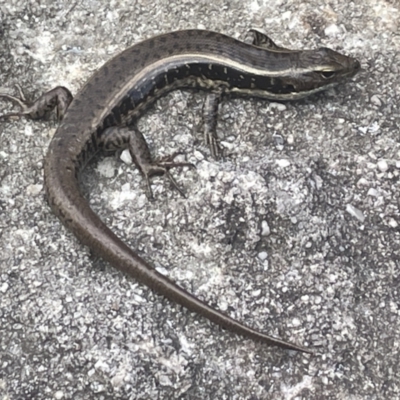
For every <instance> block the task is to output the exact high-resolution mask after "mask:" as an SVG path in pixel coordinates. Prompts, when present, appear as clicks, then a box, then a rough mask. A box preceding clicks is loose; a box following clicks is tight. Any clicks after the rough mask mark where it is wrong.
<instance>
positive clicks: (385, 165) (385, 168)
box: [377, 160, 389, 172]
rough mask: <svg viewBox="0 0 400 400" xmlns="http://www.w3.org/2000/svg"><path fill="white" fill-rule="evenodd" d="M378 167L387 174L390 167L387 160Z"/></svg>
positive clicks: (379, 162)
mask: <svg viewBox="0 0 400 400" xmlns="http://www.w3.org/2000/svg"><path fill="white" fill-rule="evenodd" d="M377 166H378V169H379V171H381V172H386V171H387V170H388V169H389V165H388V163H387V162H386V161H385V160H380V161H378V163H377Z"/></svg>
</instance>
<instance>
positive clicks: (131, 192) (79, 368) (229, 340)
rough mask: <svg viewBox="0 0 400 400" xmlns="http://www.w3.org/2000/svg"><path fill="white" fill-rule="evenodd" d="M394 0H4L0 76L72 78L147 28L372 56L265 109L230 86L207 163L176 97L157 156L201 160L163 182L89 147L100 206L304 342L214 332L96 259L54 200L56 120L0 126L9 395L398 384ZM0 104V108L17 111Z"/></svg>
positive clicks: (265, 322)
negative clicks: (281, 345) (48, 157)
mask: <svg viewBox="0 0 400 400" xmlns="http://www.w3.org/2000/svg"><path fill="white" fill-rule="evenodd" d="M399 9H400V6H399V2H396V1H384V0H376V1H373V0H367V1H363V2H361V1H356V2H349V1H343V0H342V1H340V0H332V1H330V2H329V3H325V4H322V3H321V2H319V1H308V2H303V1H298V0H286V1H284V0H269V1H261V0H259V1H257V0H253V1H243V0H242V1H227V0H226V1H221V0H217V1H213V2H206V1H194V0H187V1H168V2H167V1H158V2H157V1H156V2H154V1H147V0H139V1H111V2H110V1H109V0H107V1H105V0H104V1H103V0H101V1H100V0H98V1H93V0H91V1H89V0H83V1H72V2H71V1H69V2H67V1H47V2H46V1H41V2H37V1H26V0H21V1H20V0H15V1H7V2H2V3H0V52H1V54H0V55H1V57H0V87H1V91H3V90H11V92H13V91H14V85H15V84H16V83H19V84H20V85H21V86H22V87H23V88H24V89H25V91H26V92H27V93H32V94H33V95H34V97H35V96H38V95H39V94H40V93H42V91H44V90H47V89H50V88H52V87H53V86H56V85H65V86H67V87H69V88H70V89H71V90H72V91H73V93H76V92H77V91H78V90H79V88H80V87H81V86H82V85H83V84H84V82H85V80H86V79H87V78H88V77H89V76H90V75H91V74H92V72H93V71H94V70H96V69H97V68H99V67H100V66H101V65H102V64H103V63H104V62H105V61H106V60H108V59H109V58H110V57H112V56H114V55H116V54H118V53H119V52H120V51H121V50H123V49H125V48H126V47H127V46H129V45H131V44H133V43H136V42H138V41H140V40H141V39H144V38H148V37H151V36H153V35H155V34H158V33H162V32H168V31H172V30H176V29H185V28H189V27H191V28H206V29H211V30H216V31H220V32H223V33H226V34H229V35H231V36H235V37H238V38H244V37H245V33H246V31H247V30H248V29H249V28H251V27H257V28H260V29H263V30H265V31H266V32H268V34H269V35H270V36H271V37H272V38H273V39H274V40H275V41H276V42H277V43H278V44H281V45H283V46H287V47H291V48H296V49H302V48H315V47H318V46H321V45H323V46H327V47H331V48H334V49H336V50H339V51H342V52H344V53H347V54H351V55H353V56H355V57H357V58H358V59H359V60H360V61H361V63H362V66H363V71H362V72H361V73H360V74H359V75H358V76H357V77H356V78H355V79H354V80H353V81H352V82H349V83H347V84H345V85H341V86H340V87H338V88H337V89H335V90H331V91H329V92H327V93H324V94H321V95H318V96H314V97H312V98H309V99H307V100H304V101H301V102H296V103H287V104H284V105H282V104H277V103H270V104H269V103H268V102H265V101H257V100H243V99H242V100H238V99H236V100H230V101H226V102H224V104H223V105H222V107H221V110H220V119H219V125H218V133H219V135H220V136H221V138H223V143H224V146H225V148H226V149H227V151H228V153H229V154H228V156H227V157H226V158H225V159H224V160H220V161H214V160H213V159H212V158H211V157H210V154H209V151H208V149H207V148H206V147H205V146H204V145H203V144H202V142H201V139H202V134H201V127H200V125H201V107H202V103H203V100H204V95H203V94H202V93H193V92H180V91H177V92H175V93H172V94H170V95H168V96H167V97H165V98H163V99H162V100H160V101H159V102H158V103H157V104H156V106H155V107H154V108H153V109H152V110H151V111H150V112H149V113H148V114H147V115H146V116H145V117H144V118H143V119H142V120H141V121H140V127H141V129H142V131H143V133H144V134H145V136H146V137H147V138H149V142H150V144H151V147H152V151H154V153H155V154H157V155H166V154H170V153H172V152H173V151H177V150H183V151H185V153H186V154H187V158H188V160H189V161H191V162H193V163H195V164H196V166H197V170H195V171H192V170H183V171H181V172H179V173H178V171H176V174H175V176H176V177H177V179H178V181H179V183H180V184H181V185H182V187H184V188H185V190H186V192H187V194H188V198H187V199H182V198H181V197H180V196H179V195H178V194H177V193H176V192H174V191H172V190H171V188H170V185H169V184H168V182H166V181H165V180H164V179H162V178H158V179H155V180H154V186H153V188H154V192H155V196H156V201H155V202H153V203H149V202H148V201H147V199H146V196H145V191H144V188H145V186H144V182H143V180H142V178H141V176H140V175H139V172H138V171H137V169H136V168H135V167H134V166H132V165H128V164H125V163H123V162H121V161H118V160H116V159H115V158H99V159H97V160H96V161H95V162H94V163H93V164H92V165H91V167H90V168H89V169H88V170H87V172H86V173H85V174H84V177H83V181H84V191H85V193H86V194H87V195H88V197H89V198H90V202H91V204H92V206H93V208H94V209H95V210H96V212H98V213H99V214H100V215H101V217H102V218H104V220H105V221H106V222H107V224H108V225H109V226H111V227H112V228H113V229H114V231H115V232H117V233H118V235H120V236H121V237H122V239H123V240H124V241H126V242H127V243H129V244H130V245H131V246H132V247H133V248H135V249H138V251H139V252H140V254H141V255H142V256H143V257H144V258H146V259H147V260H150V261H151V262H152V263H153V264H154V265H155V266H156V267H157V268H158V269H159V270H160V271H161V272H163V273H164V274H166V275H168V276H169V277H171V278H172V279H174V280H176V281H177V282H178V283H179V284H180V285H182V286H183V287H185V288H187V289H188V290H190V291H192V292H193V293H195V294H196V295H197V296H199V297H200V298H202V299H204V300H206V301H207V302H208V303H209V304H211V305H213V306H215V307H218V308H219V309H221V310H223V311H225V312H226V313H228V314H229V315H231V316H233V317H235V318H237V319H239V320H241V321H243V322H245V323H247V324H249V325H250V326H253V327H256V328H257V329H260V330H262V331H266V332H268V333H270V334H273V335H275V336H279V337H281V338H284V339H287V340H291V341H294V342H296V343H299V344H304V345H307V346H309V347H310V348H313V349H314V350H315V351H316V355H315V356H309V355H303V354H297V353H295V352H289V351H284V350H281V349H277V348H273V347H267V346H263V345H260V344H257V343H254V342H252V341H250V340H244V339H243V338H241V337H238V336H236V335H234V334H230V333H228V332H222V331H221V330H220V329H219V328H218V327H217V326H215V325H213V324H211V323H209V322H208V321H207V320H205V319H204V318H201V317H199V316H198V315H195V314H192V313H190V312H188V311H187V310H185V309H183V308H181V307H179V306H177V305H175V304H173V303H171V302H169V301H167V300H165V299H164V298H163V297H161V296H158V295H155V294H154V293H152V292H151V291H150V290H148V289H147V288H146V287H144V286H142V285H139V284H137V283H136V282H135V281H134V280H133V279H130V278H128V277H126V276H124V275H123V274H121V273H119V272H117V271H115V270H114V269H112V268H111V267H110V266H109V265H107V264H106V263H104V262H103V261H102V260H99V259H98V258H96V256H95V255H91V254H90V253H89V252H88V249H87V248H85V247H84V246H82V245H81V244H79V243H78V241H77V240H76V239H75V238H74V237H73V235H72V234H70V233H69V232H67V231H66V230H65V229H64V227H63V226H62V225H61V224H60V222H59V221H58V220H57V219H56V217H55V216H54V215H53V214H52V213H51V211H50V209H49V208H48V206H47V204H46V202H45V199H44V193H43V175H42V167H43V156H44V154H45V153H46V149H47V145H48V143H49V141H50V138H51V136H52V135H53V134H54V131H55V129H56V123H55V121H39V122H38V121H27V120H25V119H20V120H12V121H7V122H4V121H2V122H1V123H0V398H1V399H4V400H8V399H74V400H77V399H94V398H96V399H194V400H197V399H199V400H200V399H201V400H205V399H251V400H256V399H396V398H400V382H399V376H400V372H399V363H400V357H399V324H400V323H399V304H400V301H399V283H400V273H399V256H400V254H399V253H400V252H399V236H400V234H399V224H400V216H399V174H400V144H399V125H400V122H399V121H400V112H399V98H400V74H399V70H400V34H399V21H400V15H399ZM9 109H11V106H10V104H9V103H7V102H3V101H2V102H1V103H0V110H4V111H5V110H9Z"/></svg>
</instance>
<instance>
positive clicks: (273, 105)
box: [269, 102, 287, 111]
mask: <svg viewBox="0 0 400 400" xmlns="http://www.w3.org/2000/svg"><path fill="white" fill-rule="evenodd" d="M269 108H274V109H275V110H278V111H285V110H286V109H287V107H286V105H285V104H282V103H275V102H272V103H269Z"/></svg>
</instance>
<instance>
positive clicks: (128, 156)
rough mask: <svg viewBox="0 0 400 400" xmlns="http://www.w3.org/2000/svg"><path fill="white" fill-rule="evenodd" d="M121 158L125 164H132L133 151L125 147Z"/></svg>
mask: <svg viewBox="0 0 400 400" xmlns="http://www.w3.org/2000/svg"><path fill="white" fill-rule="evenodd" d="M119 158H120V160H121V161H122V162H124V163H125V164H132V162H133V160H132V157H131V153H129V150H128V149H125V150H124V151H123V152H122V153H121V155H120V157H119Z"/></svg>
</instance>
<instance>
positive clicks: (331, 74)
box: [321, 71, 335, 79]
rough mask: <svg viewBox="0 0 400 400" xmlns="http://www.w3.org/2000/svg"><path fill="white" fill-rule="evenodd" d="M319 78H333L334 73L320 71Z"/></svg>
mask: <svg viewBox="0 0 400 400" xmlns="http://www.w3.org/2000/svg"><path fill="white" fill-rule="evenodd" d="M321 76H322V77H323V78H325V79H330V78H332V77H333V76H335V71H321Z"/></svg>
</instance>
